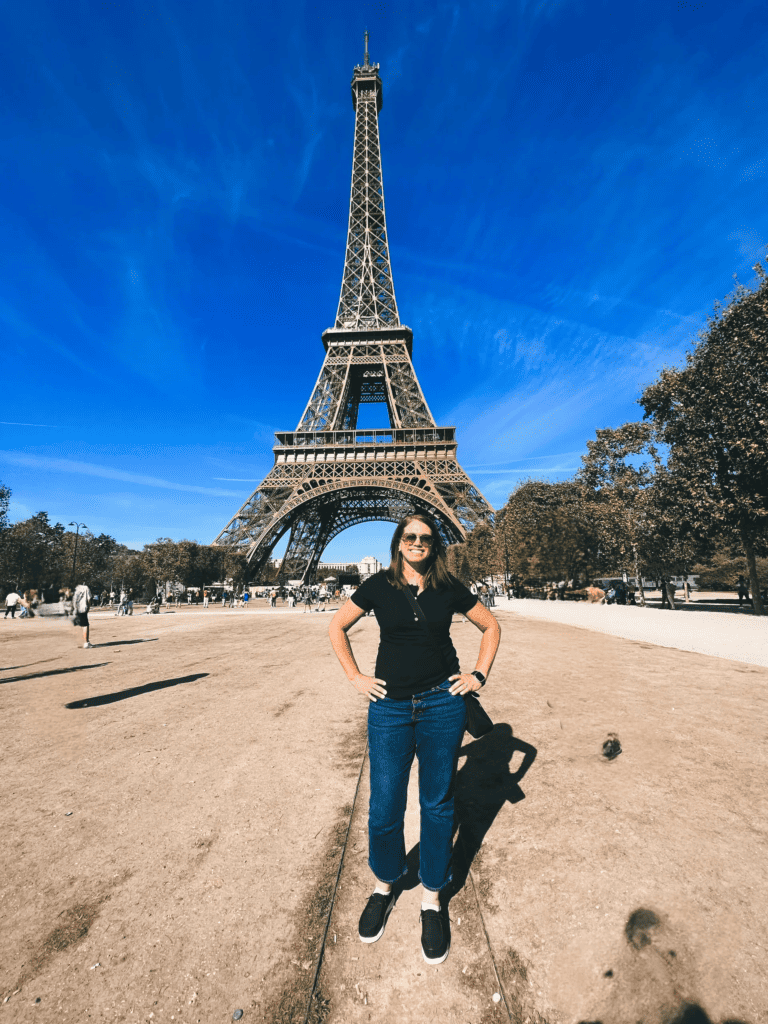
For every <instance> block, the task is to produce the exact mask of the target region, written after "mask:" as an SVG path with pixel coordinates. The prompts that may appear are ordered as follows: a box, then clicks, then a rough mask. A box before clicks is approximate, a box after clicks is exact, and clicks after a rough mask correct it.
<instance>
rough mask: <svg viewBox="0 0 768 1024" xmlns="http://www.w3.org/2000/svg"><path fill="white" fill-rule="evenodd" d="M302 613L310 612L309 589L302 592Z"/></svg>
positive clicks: (310, 592) (310, 598)
mask: <svg viewBox="0 0 768 1024" xmlns="http://www.w3.org/2000/svg"><path fill="white" fill-rule="evenodd" d="M304 611H305V612H311V611H312V591H311V590H310V589H309V587H307V589H306V590H305V591H304Z"/></svg>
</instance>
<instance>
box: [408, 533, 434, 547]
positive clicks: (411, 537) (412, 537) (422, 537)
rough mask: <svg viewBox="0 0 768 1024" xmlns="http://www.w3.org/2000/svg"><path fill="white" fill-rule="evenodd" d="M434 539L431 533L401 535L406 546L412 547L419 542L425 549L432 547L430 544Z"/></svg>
mask: <svg viewBox="0 0 768 1024" xmlns="http://www.w3.org/2000/svg"><path fill="white" fill-rule="evenodd" d="M434 539H435V538H434V537H433V536H432V534H431V533H405V534H403V540H404V541H405V543H406V544H410V545H413V544H416V543H419V542H421V543H422V544H423V545H424V547H425V548H430V547H432V542H433V541H434Z"/></svg>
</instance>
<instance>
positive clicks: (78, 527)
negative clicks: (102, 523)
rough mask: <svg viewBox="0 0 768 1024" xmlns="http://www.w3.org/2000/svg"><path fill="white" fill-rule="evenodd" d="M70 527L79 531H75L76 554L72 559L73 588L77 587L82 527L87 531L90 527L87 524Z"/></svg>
mask: <svg viewBox="0 0 768 1024" xmlns="http://www.w3.org/2000/svg"><path fill="white" fill-rule="evenodd" d="M69 525H70V526H76V527H77V529H76V530H75V554H74V556H73V558H72V586H73V587H76V586H77V577H76V576H75V572H76V571H77V542H78V540H79V539H80V527H81V526H82V528H83V529H84V530H87V529H88V527H87V526H86V525H85V523H70V524H69Z"/></svg>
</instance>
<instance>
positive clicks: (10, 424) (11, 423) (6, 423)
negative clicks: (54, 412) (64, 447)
mask: <svg viewBox="0 0 768 1024" xmlns="http://www.w3.org/2000/svg"><path fill="white" fill-rule="evenodd" d="M0 427H45V429H46V430H59V429H60V427H59V426H58V425H57V424H55V423H15V422H14V421H13V420H0Z"/></svg>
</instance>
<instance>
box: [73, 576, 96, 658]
mask: <svg viewBox="0 0 768 1024" xmlns="http://www.w3.org/2000/svg"><path fill="white" fill-rule="evenodd" d="M72 603H73V605H74V609H75V617H74V619H73V620H72V625H73V626H79V627H80V628H81V629H82V631H83V641H84V642H83V647H93V644H92V643H91V638H90V632H91V627H90V623H89V622H88V609H89V608H90V607H91V591H90V590H89V588H88V585H87V584H86V583H80V584H78V586H77V587H75V594H74V597H73V599H72Z"/></svg>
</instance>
